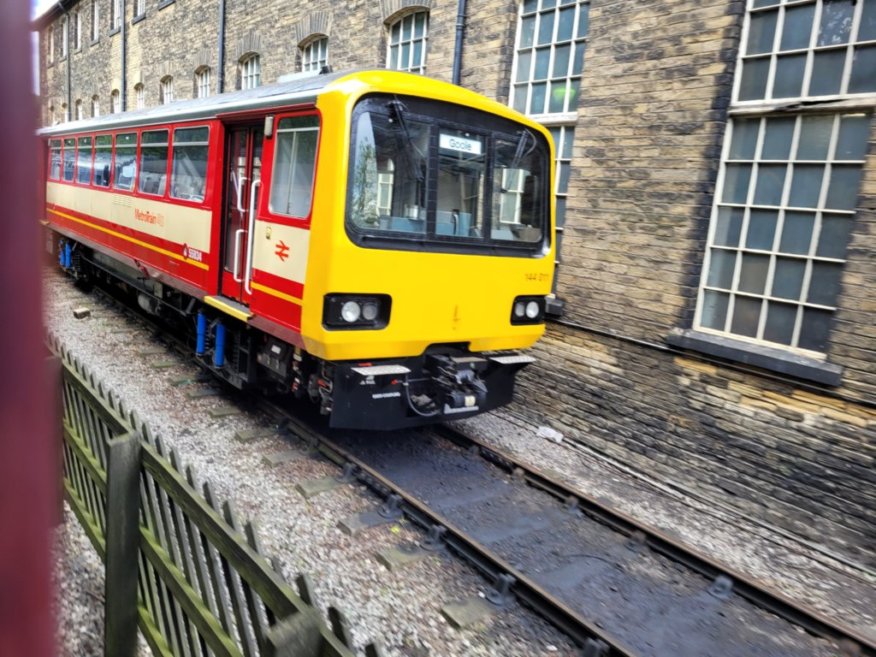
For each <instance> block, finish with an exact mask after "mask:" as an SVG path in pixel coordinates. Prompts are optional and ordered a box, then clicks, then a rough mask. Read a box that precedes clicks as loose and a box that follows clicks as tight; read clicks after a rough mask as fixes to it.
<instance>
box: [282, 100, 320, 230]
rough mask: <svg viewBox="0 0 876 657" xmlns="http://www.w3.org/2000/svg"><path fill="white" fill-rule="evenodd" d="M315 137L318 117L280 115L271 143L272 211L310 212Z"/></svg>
mask: <svg viewBox="0 0 876 657" xmlns="http://www.w3.org/2000/svg"><path fill="white" fill-rule="evenodd" d="M318 140H319V118H318V117H316V116H301V117H289V118H285V119H280V122H279V125H278V126H277V142H276V144H275V146H274V148H275V150H274V172H273V174H272V179H271V199H270V209H271V212H273V213H275V214H282V215H286V216H289V217H306V216H307V215H309V214H310V204H311V201H312V200H313V177H314V167H315V165H316V145H317V141H318Z"/></svg>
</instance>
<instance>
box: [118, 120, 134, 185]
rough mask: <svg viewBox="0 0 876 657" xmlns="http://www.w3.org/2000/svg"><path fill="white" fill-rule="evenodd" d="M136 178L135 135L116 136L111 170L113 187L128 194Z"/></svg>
mask: <svg viewBox="0 0 876 657" xmlns="http://www.w3.org/2000/svg"><path fill="white" fill-rule="evenodd" d="M136 177H137V133H136V132H127V133H124V134H121V135H116V163H115V167H114V168H113V187H114V188H115V189H123V190H125V191H128V192H130V191H131V190H132V189H134V178H136Z"/></svg>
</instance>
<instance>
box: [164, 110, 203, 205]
mask: <svg viewBox="0 0 876 657" xmlns="http://www.w3.org/2000/svg"><path fill="white" fill-rule="evenodd" d="M198 128H206V129H207V141H205V142H182V146H183V147H184V146H192V145H197V146H204V145H205V146H206V147H207V167H206V169H205V170H204V198H203V199H201V200H199V201H197V200H191V199H184V198H179V197H177V196H174V195H173V174H174V166H175V163H174V159H175V156H174V149H175V148H176V133H177V131H178V130H194V129H198ZM167 129H168V130H170V134H169V136H168V138H169V139H170V141H169V143H168V155H167V168H168V174H167V185H165V187H166V190H165V191H166V195H165V198H166V199H167V200H168V201H169V202H170V203H174V204H175V205H186V206H190V207H196V208H201V207H206V206H208V205H209V202H210V198H211V196H212V183H213V176H212V173H211V172H212V170H213V166H212V164H211V162H210V157H211V156H212V153H213V151H214V145H213V129H212V125H211V124H209V123H193V124H189V123H179V124H176V123H175V124H171V125H169V126H167ZM148 196H150V197H152V196H153V195H151V194H149V195H148Z"/></svg>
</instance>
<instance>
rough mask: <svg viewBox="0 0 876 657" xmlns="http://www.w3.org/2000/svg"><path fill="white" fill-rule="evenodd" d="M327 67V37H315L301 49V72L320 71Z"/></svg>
mask: <svg viewBox="0 0 876 657" xmlns="http://www.w3.org/2000/svg"><path fill="white" fill-rule="evenodd" d="M323 66H328V37H327V36H317V37H315V38H313V39H311V40H310V41H308V42H307V43H306V44H305V45H304V46H302V47H301V70H302V71H317V72H319V71H321V70H322V67H323Z"/></svg>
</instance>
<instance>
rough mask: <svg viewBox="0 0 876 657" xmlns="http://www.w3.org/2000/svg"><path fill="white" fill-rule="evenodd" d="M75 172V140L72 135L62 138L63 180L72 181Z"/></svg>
mask: <svg viewBox="0 0 876 657" xmlns="http://www.w3.org/2000/svg"><path fill="white" fill-rule="evenodd" d="M75 173H76V140H75V139H73V138H72V137H70V138H68V139H65V140H64V180H66V181H67V182H73V175H74V174H75Z"/></svg>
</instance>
